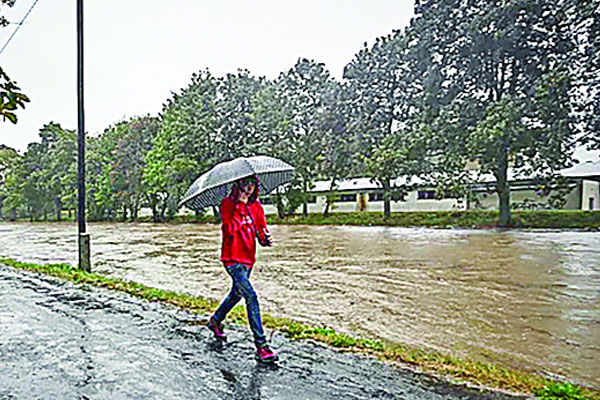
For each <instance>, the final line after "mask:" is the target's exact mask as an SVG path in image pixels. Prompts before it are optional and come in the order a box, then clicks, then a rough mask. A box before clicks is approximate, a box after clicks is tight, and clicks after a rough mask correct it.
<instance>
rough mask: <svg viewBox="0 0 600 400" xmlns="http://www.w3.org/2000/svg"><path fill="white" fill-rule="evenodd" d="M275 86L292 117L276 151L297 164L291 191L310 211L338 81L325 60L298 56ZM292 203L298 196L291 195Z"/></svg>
mask: <svg viewBox="0 0 600 400" xmlns="http://www.w3.org/2000/svg"><path fill="white" fill-rule="evenodd" d="M274 84H275V90H276V93H277V96H278V99H279V101H280V104H281V105H282V107H283V109H284V110H285V112H286V113H287V116H288V117H289V125H287V129H286V130H285V131H283V132H282V133H281V137H280V138H278V141H277V144H276V146H275V148H274V152H275V154H276V155H278V156H279V157H281V158H282V159H283V160H285V161H287V162H289V163H290V164H292V165H294V166H295V167H296V175H295V177H294V180H293V181H292V183H291V190H290V194H295V193H299V194H300V196H301V197H300V199H299V200H301V201H302V213H303V215H304V216H307V215H308V203H307V198H306V196H307V192H308V190H309V189H310V187H311V185H312V183H313V181H314V179H315V178H316V176H317V174H318V172H319V166H320V163H321V162H322V159H323V151H324V145H325V142H326V135H325V134H324V128H323V121H324V118H327V115H328V111H327V102H328V100H327V98H328V96H331V95H332V93H334V92H335V82H334V80H333V78H332V77H331V75H330V73H329V71H327V69H326V68H325V65H324V64H322V63H317V62H315V61H313V60H307V59H299V60H298V62H297V63H296V65H294V67H293V68H292V69H290V70H288V71H287V72H284V73H281V74H280V75H279V77H278V78H277V79H276V80H275V83H274ZM290 201H291V203H295V202H296V199H293V198H290Z"/></svg>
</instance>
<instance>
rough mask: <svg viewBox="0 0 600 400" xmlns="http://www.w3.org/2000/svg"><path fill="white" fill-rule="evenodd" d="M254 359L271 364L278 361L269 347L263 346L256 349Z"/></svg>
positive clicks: (277, 357)
mask: <svg viewBox="0 0 600 400" xmlns="http://www.w3.org/2000/svg"><path fill="white" fill-rule="evenodd" d="M256 359H257V360H258V361H260V362H264V363H273V362H275V361H277V360H279V356H278V355H277V354H276V353H275V352H274V351H273V350H271V348H270V347H269V346H267V345H265V346H261V347H259V348H257V349H256Z"/></svg>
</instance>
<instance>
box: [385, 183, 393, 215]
mask: <svg viewBox="0 0 600 400" xmlns="http://www.w3.org/2000/svg"><path fill="white" fill-rule="evenodd" d="M391 197H392V196H391V193H390V180H389V179H387V178H386V179H384V180H383V215H384V217H385V218H390V217H391V216H392V205H391Z"/></svg>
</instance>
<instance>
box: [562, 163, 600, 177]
mask: <svg viewBox="0 0 600 400" xmlns="http://www.w3.org/2000/svg"><path fill="white" fill-rule="evenodd" d="M560 173H561V175H562V176H566V177H568V178H592V177H594V178H600V161H586V162H584V163H581V164H578V165H575V166H573V167H571V168H567V169H563V170H562V171H561V172H560Z"/></svg>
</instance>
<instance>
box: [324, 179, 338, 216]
mask: <svg viewBox="0 0 600 400" xmlns="http://www.w3.org/2000/svg"><path fill="white" fill-rule="evenodd" d="M334 187H335V178H334V179H332V180H331V185H330V186H329V193H330V194H331V192H333V188H334ZM331 203H333V201H331V200H330V197H329V196H325V209H324V210H323V216H324V217H328V216H329V207H330V206H331Z"/></svg>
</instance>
